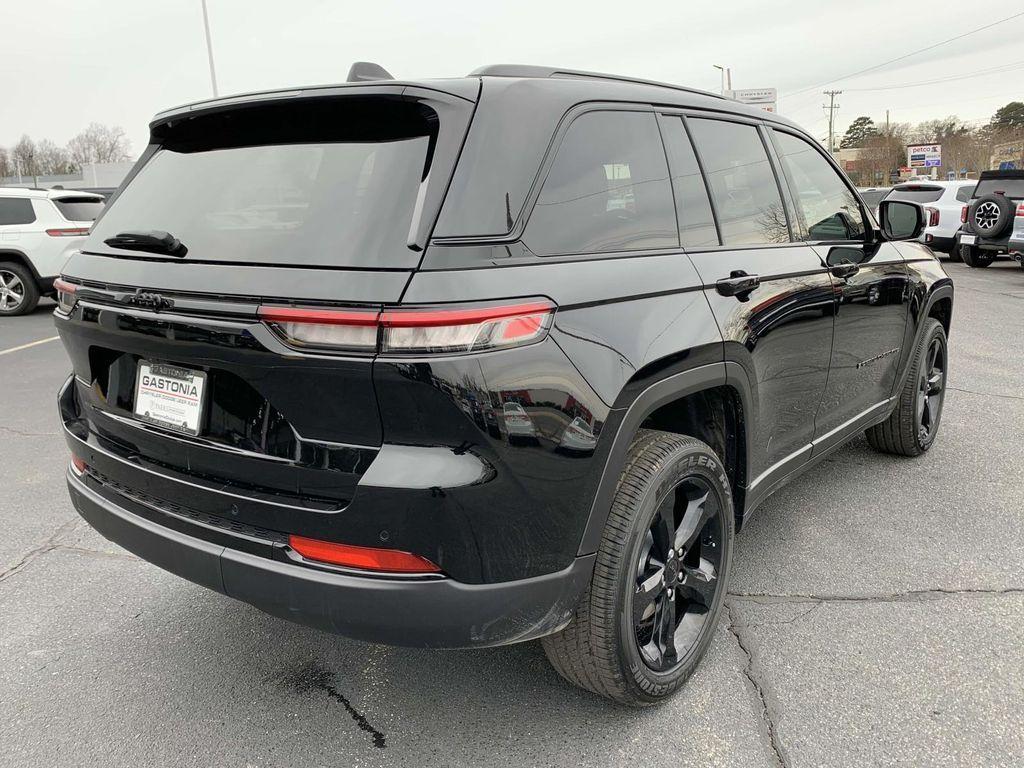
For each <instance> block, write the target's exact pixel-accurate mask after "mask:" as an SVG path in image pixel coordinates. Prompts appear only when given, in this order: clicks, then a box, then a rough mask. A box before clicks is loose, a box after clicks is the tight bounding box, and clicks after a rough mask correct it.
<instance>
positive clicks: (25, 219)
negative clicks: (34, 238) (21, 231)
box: [0, 197, 36, 226]
mask: <svg viewBox="0 0 1024 768" xmlns="http://www.w3.org/2000/svg"><path fill="white" fill-rule="evenodd" d="M35 220H36V213H35V211H33V210H32V201H31V200H29V199H28V198H27V197H0V226H4V225H10V224H31V223H32V222H33V221H35Z"/></svg>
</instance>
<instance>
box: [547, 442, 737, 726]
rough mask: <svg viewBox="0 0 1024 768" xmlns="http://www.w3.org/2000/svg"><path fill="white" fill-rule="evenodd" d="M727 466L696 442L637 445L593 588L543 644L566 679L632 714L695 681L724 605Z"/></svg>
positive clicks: (729, 538)
mask: <svg viewBox="0 0 1024 768" xmlns="http://www.w3.org/2000/svg"><path fill="white" fill-rule="evenodd" d="M733 515H734V513H733V506H732V493H731V490H730V486H729V480H728V477H727V476H726V474H725V469H724V467H723V465H722V461H721V460H720V459H719V457H718V456H717V455H716V454H715V453H714V451H712V450H711V448H710V447H709V446H707V445H706V444H704V443H702V442H701V441H700V440H696V439H694V438H692V437H686V436H683V435H677V434H672V433H668V432H656V431H652V430H641V431H640V432H639V433H638V434H637V437H636V438H635V440H634V441H633V444H632V445H631V446H630V449H629V455H628V457H627V460H626V468H625V470H624V471H623V473H622V476H621V477H620V478H619V484H618V488H617V489H616V493H615V497H614V499H613V501H612V505H611V510H610V511H609V514H608V521H607V523H606V524H605V529H604V534H603V535H602V538H601V543H600V546H599V548H598V552H597V560H596V562H595V564H594V573H593V576H592V577H591V582H590V586H589V587H588V588H587V591H586V592H585V593H584V595H583V598H582V599H581V601H580V604H579V605H578V606H577V608H576V611H575V613H574V614H573V618H572V620H571V621H570V622H569V625H568V626H567V627H566V628H565V629H563V630H562V631H561V632H558V633H556V634H554V635H551V636H549V637H545V638H544V639H543V640H542V642H543V645H544V651H545V652H546V653H547V656H548V659H549V660H550V661H551V663H552V664H553V665H554V667H555V669H556V670H557V671H558V673H559V674H560V675H562V677H564V678H565V679H566V680H568V681H569V682H571V683H573V684H575V685H578V686H580V687H581V688H586V689H587V690H590V691H593V692H594V693H597V694H600V695H601V696H605V697H607V698H609V699H613V700H615V701H618V702H620V703H623V704H628V705H631V706H649V705H651V704H657V703H659V702H661V701H664V700H665V699H666V698H668V697H669V696H670V695H672V694H673V693H675V691H676V690H678V689H679V688H680V687H681V686H682V685H683V684H684V683H685V682H686V680H687V679H688V678H689V677H690V675H692V674H693V672H694V670H695V669H696V668H697V665H698V663H699V662H700V660H701V658H702V657H703V655H704V653H705V651H707V648H708V646H709V645H710V644H711V639H712V637H713V636H714V631H715V626H716V625H717V623H718V618H719V615H720V613H721V611H722V605H723V602H724V599H725V594H726V588H727V583H728V579H729V570H730V564H731V561H732V544H733V536H734V522H733Z"/></svg>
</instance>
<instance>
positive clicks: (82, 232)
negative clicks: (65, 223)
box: [46, 227, 89, 237]
mask: <svg viewBox="0 0 1024 768" xmlns="http://www.w3.org/2000/svg"><path fill="white" fill-rule="evenodd" d="M46 234H48V235H49V236H50V237H85V236H86V235H88V234H89V228H88V227H65V228H63V229H48V230H46Z"/></svg>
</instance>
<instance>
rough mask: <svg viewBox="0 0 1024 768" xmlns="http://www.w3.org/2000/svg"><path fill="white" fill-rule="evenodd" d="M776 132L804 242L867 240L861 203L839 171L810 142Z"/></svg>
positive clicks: (774, 132) (774, 133)
mask: <svg viewBox="0 0 1024 768" xmlns="http://www.w3.org/2000/svg"><path fill="white" fill-rule="evenodd" d="M772 133H773V136H774V138H775V143H776V146H777V148H778V153H779V158H780V159H781V160H782V165H783V168H784V169H785V171H786V175H787V177H788V178H789V181H790V185H791V187H792V190H791V191H792V193H793V198H794V202H795V203H796V207H797V212H798V214H799V217H800V218H801V219H802V221H801V226H800V230H801V235H802V237H803V239H806V240H811V241H818V240H863V239H864V234H865V231H866V230H865V225H864V215H863V213H862V212H861V209H860V203H859V202H858V200H857V196H856V195H855V194H854V193H853V190H852V189H850V187H849V186H848V185H847V184H846V183H845V182H844V181H843V179H842V177H841V176H840V175H839V173H838V172H837V171H836V170H835V168H833V167H832V165H831V164H830V163H829V162H828V161H827V160H826V159H825V157H824V156H823V155H822V154H821V152H819V151H818V150H817V149H815V148H814V147H813V146H811V144H810V143H808V142H807V141H805V140H803V139H801V138H799V137H797V136H794V135H793V134H791V133H784V132H782V131H773V132H772Z"/></svg>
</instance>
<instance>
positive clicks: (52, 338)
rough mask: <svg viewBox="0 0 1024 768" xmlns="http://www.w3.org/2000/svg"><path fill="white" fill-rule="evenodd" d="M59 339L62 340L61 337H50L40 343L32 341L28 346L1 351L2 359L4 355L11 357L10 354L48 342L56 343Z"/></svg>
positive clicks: (40, 340)
mask: <svg viewBox="0 0 1024 768" xmlns="http://www.w3.org/2000/svg"><path fill="white" fill-rule="evenodd" d="M59 338H60V336H50V337H49V338H47V339H39V340H38V341H30V342H29V343H28V344H22V345H21V346H19V347H11V348H10V349H0V357H2V356H3V355H9V354H11V352H20V351H21V350H23V349H28V348H29V347H38V346H39V345H40V344H45V343H46V342H48V341H56V340H57V339H59Z"/></svg>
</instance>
